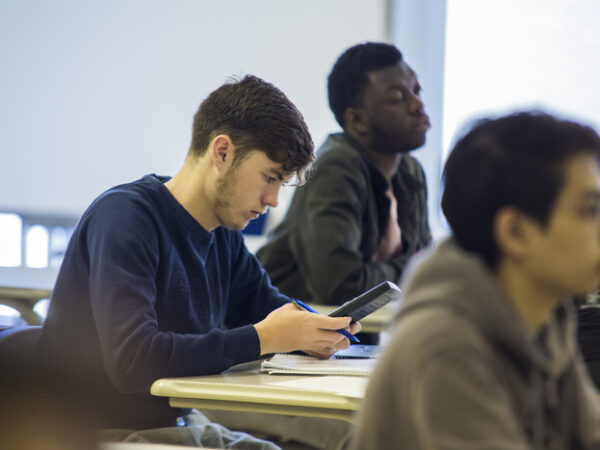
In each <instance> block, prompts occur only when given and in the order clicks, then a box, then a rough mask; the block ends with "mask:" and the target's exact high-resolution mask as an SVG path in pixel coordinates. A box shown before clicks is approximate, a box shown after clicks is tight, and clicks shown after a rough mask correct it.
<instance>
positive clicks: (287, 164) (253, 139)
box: [189, 75, 314, 182]
mask: <svg viewBox="0 0 600 450" xmlns="http://www.w3.org/2000/svg"><path fill="white" fill-rule="evenodd" d="M219 134H226V135H228V136H229V137H230V138H231V141H232V142H233V144H234V145H235V146H236V156H235V158H236V159H237V158H240V157H243V155H245V154H247V152H249V151H252V150H261V151H263V152H265V153H266V155H267V156H268V157H269V158H270V159H271V160H272V161H274V162H276V163H279V164H281V165H282V166H283V169H284V170H285V171H286V172H288V173H295V174H296V175H297V176H298V179H299V181H300V182H301V181H302V180H303V173H304V170H305V168H306V167H307V166H308V165H309V164H310V163H311V162H312V161H313V160H314V153H313V150H314V144H313V141H312V138H311V136H310V133H309V131H308V127H307V126H306V123H305V122H304V118H303V117H302V114H301V113H300V111H298V109H297V108H296V106H295V105H294V104H293V103H292V102H291V101H290V100H289V99H288V98H287V96H286V95H285V94H284V93H283V92H282V91H280V90H279V89H278V88H276V87H275V86H273V85H272V84H271V83H268V82H266V81H264V80H262V79H260V78H258V77H256V76H253V75H246V76H245V77H244V78H242V79H241V80H236V79H232V80H231V81H230V82H228V83H226V84H224V85H223V86H221V87H220V88H218V89H217V90H215V91H213V92H212V93H211V94H210V95H209V96H208V97H207V98H206V99H205V100H204V101H203V102H202V104H201V105H200V107H199V108H198V111H197V112H196V115H195V116H194V125H193V130H192V143H191V146H190V151H189V153H190V154H191V155H193V156H201V155H203V154H204V153H205V152H206V149H207V148H208V145H209V144H210V142H211V140H212V139H213V138H214V137H216V136H218V135H219ZM234 161H235V160H234Z"/></svg>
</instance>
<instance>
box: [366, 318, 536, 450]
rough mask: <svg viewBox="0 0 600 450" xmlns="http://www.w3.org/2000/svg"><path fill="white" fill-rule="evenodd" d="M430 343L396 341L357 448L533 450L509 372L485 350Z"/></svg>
mask: <svg viewBox="0 0 600 450" xmlns="http://www.w3.org/2000/svg"><path fill="white" fill-rule="evenodd" d="M421 326H422V324H421ZM414 331H415V330H414V329H411V332H414ZM456 334H460V333H456ZM427 336H428V337H429V339H427V340H420V339H417V340H414V341H411V340H412V336H411V335H408V334H407V333H398V334H396V335H395V336H394V337H393V341H392V342H391V343H390V345H389V346H388V348H387V349H386V353H385V354H384V355H383V356H382V357H381V358H380V360H379V363H378V365H377V367H376V369H375V371H374V372H373V374H372V375H371V379H370V382H369V386H368V389H367V393H366V395H365V402H364V404H363V409H362V412H361V417H360V423H359V427H358V432H357V447H356V448H361V449H376V448H377V449H379V448H422V449H439V450H463V449H494V450H530V449H531V447H530V445H529V442H528V439H527V436H526V435H525V434H524V431H523V424H522V423H519V419H518V417H519V414H518V413H517V411H515V409H514V408H516V407H517V406H516V405H514V404H513V403H511V396H510V394H508V393H507V391H506V389H505V386H504V385H503V383H502V381H501V377H502V373H501V372H502V371H499V370H497V369H498V366H497V365H495V364H493V363H492V362H491V361H490V359H489V358H488V356H487V355H485V354H484V352H482V351H481V348H480V346H479V345H478V344H477V343H476V342H473V343H472V342H467V341H466V340H465V339H464V336H458V337H457V336H449V337H448V338H447V339H446V342H443V343H440V345H437V344H436V345H434V347H435V349H432V348H430V347H431V345H430V344H431V341H432V340H436V338H435V337H431V336H432V335H431V334H428V335H427ZM465 336H466V335H465ZM407 341H409V343H408V345H405V344H406V342H407ZM448 341H451V342H452V343H451V344H448V345H446V344H447V342H448Z"/></svg>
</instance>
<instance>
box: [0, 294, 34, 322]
mask: <svg viewBox="0 0 600 450" xmlns="http://www.w3.org/2000/svg"><path fill="white" fill-rule="evenodd" d="M0 303H1V304H4V305H7V306H10V307H11V308H14V309H16V310H17V311H19V314H21V317H22V318H23V319H24V320H25V321H26V322H27V323H28V324H29V325H41V324H42V320H41V318H40V316H38V315H37V313H36V312H35V311H34V310H33V309H32V308H33V305H32V304H31V302H30V301H27V300H23V299H20V298H0Z"/></svg>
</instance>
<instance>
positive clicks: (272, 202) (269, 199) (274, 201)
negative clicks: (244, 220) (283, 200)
mask: <svg viewBox="0 0 600 450" xmlns="http://www.w3.org/2000/svg"><path fill="white" fill-rule="evenodd" d="M263 204H265V205H267V206H270V207H271V208H275V207H276V206H277V205H278V204H279V187H277V188H275V189H269V190H268V191H267V192H266V193H265V195H264V196H263Z"/></svg>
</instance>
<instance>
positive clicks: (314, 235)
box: [257, 43, 431, 304]
mask: <svg viewBox="0 0 600 450" xmlns="http://www.w3.org/2000/svg"><path fill="white" fill-rule="evenodd" d="M420 91H421V86H420V85H419V82H418V81H417V76H416V74H415V73H414V71H413V70H412V69H411V68H410V67H409V66H408V64H406V63H405V62H404V61H403V59H402V54H401V53H400V52H399V51H398V49H397V48H396V47H394V46H393V45H389V44H383V43H366V44H360V45H356V46H354V47H352V48H350V49H348V50H346V51H345V52H344V53H343V54H342V55H341V56H340V57H339V59H338V60H337V62H336V63H335V65H334V67H333V70H332V71H331V74H330V75H329V79H328V92H329V104H330V107H331V109H332V111H333V113H334V114H335V117H336V120H337V121H338V123H339V124H340V126H341V127H342V128H343V130H344V131H343V133H337V134H332V135H330V136H329V137H328V138H327V140H326V141H325V142H324V143H323V145H322V146H321V148H320V150H319V152H318V160H317V163H316V164H315V167H314V169H313V171H312V173H311V174H310V177H309V179H308V181H307V183H306V184H305V185H304V186H302V187H300V188H298V189H297V191H296V193H295V195H294V198H293V200H292V203H291V206H290V208H289V210H288V212H287V215H286V217H285V219H284V220H283V222H282V223H281V224H280V225H279V226H278V227H277V228H276V229H275V230H274V231H273V232H272V234H271V235H270V236H269V241H268V243H267V244H266V245H265V246H264V247H263V248H262V249H260V250H259V252H258V254H257V255H258V258H259V259H260V261H261V262H262V264H263V266H264V267H265V268H266V269H267V271H268V272H269V275H270V276H271V280H272V281H273V284H275V285H276V286H277V287H279V289H280V290H281V291H282V292H283V293H285V294H287V295H290V296H292V297H297V298H300V299H302V300H307V301H312V302H315V303H321V304H341V303H343V302H344V301H346V300H349V299H351V298H353V297H355V296H357V295H359V294H361V293H362V292H364V291H366V290H367V289H369V288H371V287H373V286H375V285H376V284H378V283H380V282H382V281H385V280H388V281H393V282H396V281H398V279H399V277H400V275H401V273H402V270H403V268H404V265H405V263H406V261H407V260H408V258H409V257H410V256H411V255H412V254H413V253H415V252H416V251H417V250H419V249H421V248H423V247H424V246H426V245H427V244H428V243H429V242H430V240H431V234H430V231H429V226H428V221H427V187H426V184H425V176H424V174H423V169H422V167H421V165H420V164H419V163H418V162H417V160H416V159H414V158H413V157H412V156H410V155H409V152H411V151H413V150H415V149H417V148H419V147H421V146H422V145H423V144H424V142H425V133H426V131H427V129H428V128H429V119H428V117H427V115H426V114H425V111H424V107H423V102H422V100H421V97H420Z"/></svg>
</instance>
